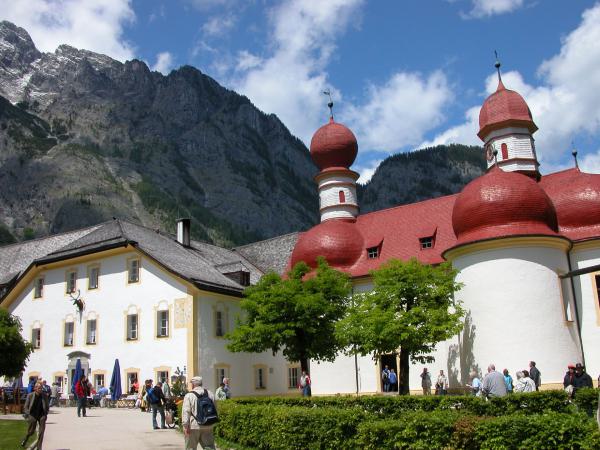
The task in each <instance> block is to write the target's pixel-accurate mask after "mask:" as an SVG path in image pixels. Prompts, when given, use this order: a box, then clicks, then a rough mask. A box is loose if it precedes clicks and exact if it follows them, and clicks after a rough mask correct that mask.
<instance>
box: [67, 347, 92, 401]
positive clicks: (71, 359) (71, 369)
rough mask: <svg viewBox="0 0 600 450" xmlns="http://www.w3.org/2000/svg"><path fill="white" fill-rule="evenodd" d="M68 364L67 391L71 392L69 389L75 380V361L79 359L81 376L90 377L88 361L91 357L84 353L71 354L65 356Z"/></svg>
mask: <svg viewBox="0 0 600 450" xmlns="http://www.w3.org/2000/svg"><path fill="white" fill-rule="evenodd" d="M67 358H68V363H67V380H68V384H67V389H68V390H69V392H71V388H72V387H73V380H74V378H75V367H77V360H78V359H79V360H80V362H81V369H82V370H83V374H84V375H85V376H86V377H89V376H90V370H91V369H90V359H91V355H90V354H89V353H85V352H80V351H76V352H71V353H69V354H68V355H67Z"/></svg>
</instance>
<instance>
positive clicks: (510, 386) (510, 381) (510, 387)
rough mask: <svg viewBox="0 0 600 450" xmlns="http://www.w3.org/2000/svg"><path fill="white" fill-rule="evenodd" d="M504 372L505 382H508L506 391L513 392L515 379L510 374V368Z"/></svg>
mask: <svg viewBox="0 0 600 450" xmlns="http://www.w3.org/2000/svg"><path fill="white" fill-rule="evenodd" d="M502 373H503V374H504V384H506V392H508V393H509V394H512V391H513V379H512V377H511V376H510V374H509V373H508V369H504V370H503V371H502Z"/></svg>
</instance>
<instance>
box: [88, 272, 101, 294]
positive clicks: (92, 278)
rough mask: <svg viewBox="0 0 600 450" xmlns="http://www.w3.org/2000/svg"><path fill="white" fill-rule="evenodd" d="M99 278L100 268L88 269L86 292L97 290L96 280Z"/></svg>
mask: <svg viewBox="0 0 600 450" xmlns="http://www.w3.org/2000/svg"><path fill="white" fill-rule="evenodd" d="M99 278H100V267H90V268H89V271H88V290H90V291H91V290H92V289H98V279H99Z"/></svg>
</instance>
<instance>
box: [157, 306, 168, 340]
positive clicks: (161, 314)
mask: <svg viewBox="0 0 600 450" xmlns="http://www.w3.org/2000/svg"><path fill="white" fill-rule="evenodd" d="M156 325H157V330H156V337H167V336H168V335H169V311H168V310H166V311H158V312H157V318H156Z"/></svg>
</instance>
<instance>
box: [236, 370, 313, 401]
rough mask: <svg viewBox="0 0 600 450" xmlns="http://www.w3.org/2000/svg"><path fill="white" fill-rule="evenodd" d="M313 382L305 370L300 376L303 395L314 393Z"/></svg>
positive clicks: (307, 395) (308, 395)
mask: <svg viewBox="0 0 600 450" xmlns="http://www.w3.org/2000/svg"><path fill="white" fill-rule="evenodd" d="M311 384H312V382H311V380H310V375H309V374H307V373H306V370H303V371H302V376H300V390H301V391H302V397H310V396H311V395H312V389H311V387H310V385H311ZM228 398H229V397H228Z"/></svg>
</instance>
